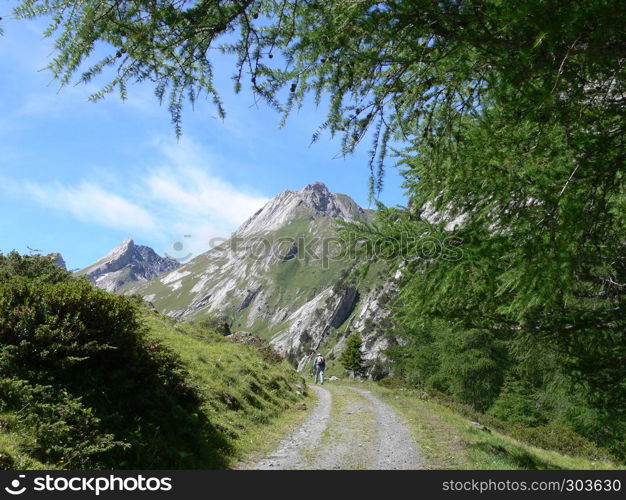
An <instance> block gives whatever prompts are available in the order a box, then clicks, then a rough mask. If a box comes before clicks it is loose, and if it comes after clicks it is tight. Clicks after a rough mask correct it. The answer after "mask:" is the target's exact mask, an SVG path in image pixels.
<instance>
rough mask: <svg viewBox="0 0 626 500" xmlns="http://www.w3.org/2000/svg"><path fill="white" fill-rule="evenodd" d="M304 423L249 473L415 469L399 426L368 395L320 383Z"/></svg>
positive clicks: (413, 451)
mask: <svg viewBox="0 0 626 500" xmlns="http://www.w3.org/2000/svg"><path fill="white" fill-rule="evenodd" d="M311 389H312V390H314V391H315V392H316V393H317V395H318V396H319V398H318V402H317V405H316V406H315V408H313V409H311V410H309V411H310V412H311V413H310V415H309V417H308V418H307V419H306V420H305V422H304V423H303V424H302V425H301V426H300V427H299V428H298V429H297V430H296V431H294V432H293V433H292V434H291V435H290V436H288V437H286V438H285V439H283V440H282V441H281V442H280V444H279V445H278V447H277V449H276V450H274V451H273V452H272V453H270V454H268V455H267V456H266V457H265V458H263V459H262V460H260V461H259V462H257V463H255V464H252V465H251V466H249V467H248V468H250V469H270V470H271V469H274V470H281V469H419V468H421V467H422V463H421V460H420V455H419V449H418V445H417V443H416V442H415V440H414V439H413V437H412V436H411V433H410V431H409V430H408V429H407V427H406V425H405V423H404V421H403V420H402V418H401V417H400V416H398V415H397V414H396V413H395V412H394V411H393V410H392V409H391V408H390V407H389V406H387V405H386V404H385V403H383V402H382V401H381V400H380V399H378V398H377V397H376V396H375V395H374V394H372V393H371V392H370V391H367V390H364V389H360V388H356V387H350V386H343V385H337V386H333V385H331V384H326V385H325V386H324V388H322V387H319V386H312V387H311Z"/></svg>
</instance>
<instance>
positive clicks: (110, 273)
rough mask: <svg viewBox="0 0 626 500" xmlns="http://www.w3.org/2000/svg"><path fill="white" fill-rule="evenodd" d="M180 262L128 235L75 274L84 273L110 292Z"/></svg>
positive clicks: (143, 280) (162, 271)
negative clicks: (104, 254)
mask: <svg viewBox="0 0 626 500" xmlns="http://www.w3.org/2000/svg"><path fill="white" fill-rule="evenodd" d="M179 265H180V263H179V262H178V261H176V260H174V259H169V258H165V257H161V256H159V255H158V254H157V253H156V252H155V251H154V250H152V248H150V247H147V246H143V245H136V244H135V242H134V241H133V240H132V239H130V238H129V239H127V240H125V241H124V242H123V243H122V244H121V245H120V246H118V247H116V248H114V249H113V250H111V251H110V252H109V253H108V255H106V257H103V258H102V259H100V260H99V261H98V262H96V263H95V264H93V265H91V266H89V267H86V268H85V269H82V270H81V271H79V272H78V274H83V275H85V276H87V278H89V280H90V281H91V282H92V283H94V284H95V285H96V286H98V287H100V288H103V289H104V290H108V291H110V292H112V291H116V290H118V289H119V288H121V287H122V286H124V285H126V284H129V283H134V282H145V281H149V280H151V279H152V278H155V277H157V276H159V275H161V274H163V273H165V272H167V271H171V270H172V269H176V268H177V267H178V266H179Z"/></svg>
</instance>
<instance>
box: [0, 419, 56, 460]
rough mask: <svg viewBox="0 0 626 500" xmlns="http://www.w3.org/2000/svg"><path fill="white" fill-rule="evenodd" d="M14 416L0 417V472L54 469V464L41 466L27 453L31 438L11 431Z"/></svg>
mask: <svg viewBox="0 0 626 500" xmlns="http://www.w3.org/2000/svg"><path fill="white" fill-rule="evenodd" d="M14 419H15V416H14V415H12V414H10V413H5V414H2V415H0V422H2V430H1V431H0V470H7V469H20V470H33V469H56V468H58V467H57V465H56V464H45V465H44V464H42V463H41V462H39V461H38V460H36V459H34V458H33V457H32V456H30V455H29V453H28V452H27V450H28V448H29V446H30V444H31V443H32V439H33V438H32V436H29V435H25V434H23V433H18V432H15V431H14V430H12V422H13V421H14Z"/></svg>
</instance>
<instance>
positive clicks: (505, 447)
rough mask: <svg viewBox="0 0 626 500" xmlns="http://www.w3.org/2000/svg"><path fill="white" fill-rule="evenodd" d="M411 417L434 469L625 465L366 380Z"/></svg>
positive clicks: (412, 424)
mask: <svg viewBox="0 0 626 500" xmlns="http://www.w3.org/2000/svg"><path fill="white" fill-rule="evenodd" d="M366 385H367V386H368V388H369V389H371V390H372V391H373V392H375V393H376V394H377V395H378V396H380V397H381V398H382V399H383V400H384V401H385V402H386V403H388V404H390V405H391V406H392V407H393V408H395V409H396V410H397V411H398V412H399V413H400V414H402V415H403V416H404V417H405V418H406V419H407V421H408V425H409V427H410V428H411V430H412V431H413V433H414V435H415V438H416V440H417V442H418V443H419V445H420V449H421V453H422V455H423V456H424V458H425V459H426V462H427V463H428V464H429V467H430V468H432V469H524V470H527V469H592V470H594V469H620V468H624V467H623V466H620V465H619V464H615V463H613V462H609V461H601V460H590V459H587V458H582V457H573V456H568V455H564V454H561V453H557V452H554V451H550V450H544V449H540V448H537V447H535V446H531V445H528V444H526V443H522V442H520V441H518V440H516V439H513V438H511V437H510V436H507V435H504V434H502V433H500V432H497V431H495V430H491V432H490V433H488V432H485V431H482V430H478V429H475V428H474V427H472V426H470V425H469V420H468V419H467V418H465V417H463V416H461V415H459V414H457V413H455V412H454V411H452V410H451V409H449V408H447V407H446V406H443V405H441V404H439V403H437V402H435V401H432V400H429V399H427V398H422V397H419V395H418V394H416V393H414V392H412V391H409V390H407V389H388V388H385V387H382V386H380V385H379V384H374V383H366Z"/></svg>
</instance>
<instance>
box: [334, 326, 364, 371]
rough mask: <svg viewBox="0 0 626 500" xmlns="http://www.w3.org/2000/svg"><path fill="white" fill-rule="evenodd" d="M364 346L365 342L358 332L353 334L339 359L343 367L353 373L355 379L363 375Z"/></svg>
mask: <svg viewBox="0 0 626 500" xmlns="http://www.w3.org/2000/svg"><path fill="white" fill-rule="evenodd" d="M362 346H363V340H362V339H361V335H360V334H359V333H358V332H357V333H353V334H352V335H350V336H349V337H348V340H347V341H346V347H345V349H344V350H343V352H342V353H341V356H340V357H339V361H340V362H341V364H342V366H343V367H344V368H345V369H346V370H348V371H349V372H352V376H353V377H356V376H358V375H360V374H361V373H363V355H362V353H361V347H362Z"/></svg>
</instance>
